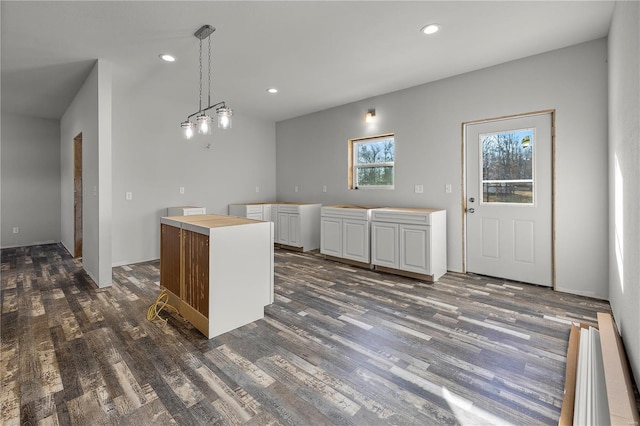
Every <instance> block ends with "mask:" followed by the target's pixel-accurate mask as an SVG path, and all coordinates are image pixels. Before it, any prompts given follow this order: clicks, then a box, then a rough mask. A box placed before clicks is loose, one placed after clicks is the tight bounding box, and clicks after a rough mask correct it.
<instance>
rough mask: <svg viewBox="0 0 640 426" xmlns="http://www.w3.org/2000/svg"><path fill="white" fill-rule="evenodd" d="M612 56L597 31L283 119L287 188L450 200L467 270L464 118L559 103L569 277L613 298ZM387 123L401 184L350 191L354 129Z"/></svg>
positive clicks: (561, 208) (451, 229) (458, 257)
mask: <svg viewBox="0 0 640 426" xmlns="http://www.w3.org/2000/svg"><path fill="white" fill-rule="evenodd" d="M606 60H607V42H606V40H604V39H602V40H596V41H592V42H589V43H584V44H580V45H577V46H572V47H569V48H565V49H561V50H557V51H553V52H548V53H544V54H541V55H537V56H533V57H529V58H524V59H521V60H517V61H513V62H509V63H506V64H502V65H498V66H495V67H491V68H487V69H483V70H479V71H475V72H472V73H468V74H464V75H460V76H457V77H453V78H449V79H445V80H441V81H437V82H434V83H429V84H425V85H421V86H417V87H413V88H410V89H407V90H403V91H399V92H395V93H390V94H387V95H383V96H379V97H375V98H371V99H366V100H362V101H359V102H355V103H351V104H348V105H344V106H340V107H337V108H333V109H329V110H326V111H322V112H318V113H315V114H310V115H307V116H303V117H298V118H294V119H291V120H286V121H283V122H279V123H277V125H276V137H277V144H276V155H277V162H278V169H277V188H278V194H277V195H278V199H279V200H287V201H309V202H320V203H323V204H339V203H340V204H341V203H351V204H360V205H362V204H365V205H374V206H376V205H377V206H404V207H434V208H444V209H447V211H448V214H447V243H448V252H447V258H448V268H449V270H451V271H462V269H463V257H462V256H463V251H462V246H463V235H462V229H463V228H462V221H463V214H462V204H461V198H462V165H461V155H462V137H461V125H462V123H463V122H468V121H473V120H479V119H486V118H493V117H500V116H504V115H511V114H518V113H526V112H532V111H539V110H546V109H555V110H556V112H557V121H556V126H557V129H556V135H557V148H556V151H557V152H556V177H557V194H556V219H557V225H556V244H557V245H556V247H557V256H556V260H557V288H558V289H559V290H561V291H566V292H571V293H577V294H583V295H587V296H593V297H597V298H605V299H606V298H607V297H608V286H607V271H608V253H607V252H608V250H607V244H608V234H607V222H608V208H607V196H608V195H607V194H608V188H607V64H606ZM369 108H375V109H376V114H377V123H376V124H375V126H369V125H366V124H365V123H364V120H363V118H364V114H365V112H366V111H367V109H369ZM380 133H395V135H396V184H395V190H357V191H350V190H348V188H347V140H348V139H350V138H355V137H362V136H368V135H374V134H380ZM448 183H451V184H452V186H453V192H452V193H450V194H447V193H445V184H448ZM416 184H421V185H424V193H423V194H415V193H414V192H413V189H414V185H416ZM296 185H297V186H298V188H299V192H297V193H296V192H295V191H294V186H296ZM323 185H326V186H327V192H326V193H323V192H322V186H323Z"/></svg>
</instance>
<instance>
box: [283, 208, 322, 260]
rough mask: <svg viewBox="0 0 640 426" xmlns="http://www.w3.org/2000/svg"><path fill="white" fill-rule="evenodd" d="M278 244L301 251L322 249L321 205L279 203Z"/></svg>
mask: <svg viewBox="0 0 640 426" xmlns="http://www.w3.org/2000/svg"><path fill="white" fill-rule="evenodd" d="M274 206H275V209H272V214H273V211H274V210H277V221H276V243H278V244H282V245H284V246H288V247H292V248H297V249H301V250H302V251H309V250H315V249H318V248H320V207H321V205H320V204H302V203H278V204H275V205H274Z"/></svg>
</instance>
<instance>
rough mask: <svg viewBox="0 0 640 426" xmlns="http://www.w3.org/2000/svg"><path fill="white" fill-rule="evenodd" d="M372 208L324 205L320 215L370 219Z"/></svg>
mask: <svg viewBox="0 0 640 426" xmlns="http://www.w3.org/2000/svg"><path fill="white" fill-rule="evenodd" d="M370 212H371V210H370V209H362V208H351V207H323V208H322V209H321V212H320V215H321V216H323V217H340V218H343V219H360V220H368V219H369V216H370Z"/></svg>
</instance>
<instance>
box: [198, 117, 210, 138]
mask: <svg viewBox="0 0 640 426" xmlns="http://www.w3.org/2000/svg"><path fill="white" fill-rule="evenodd" d="M196 121H197V122H198V133H200V134H201V135H210V134H211V126H210V125H209V123H211V117H209V116H208V115H206V114H205V113H202V114H201V115H199V116H198V118H197V119H196Z"/></svg>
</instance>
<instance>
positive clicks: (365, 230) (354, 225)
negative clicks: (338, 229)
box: [342, 219, 369, 263]
mask: <svg viewBox="0 0 640 426" xmlns="http://www.w3.org/2000/svg"><path fill="white" fill-rule="evenodd" d="M342 257H344V258H345V259H351V260H356V261H358V262H365V263H369V222H367V221H364V220H350V219H343V220H342Z"/></svg>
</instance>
